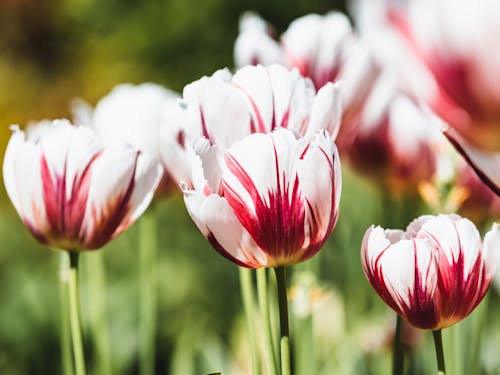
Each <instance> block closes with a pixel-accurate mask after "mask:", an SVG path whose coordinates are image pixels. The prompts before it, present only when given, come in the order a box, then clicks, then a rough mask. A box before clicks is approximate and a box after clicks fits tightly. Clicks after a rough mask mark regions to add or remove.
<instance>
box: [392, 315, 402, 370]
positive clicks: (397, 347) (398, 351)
mask: <svg viewBox="0 0 500 375" xmlns="http://www.w3.org/2000/svg"><path fill="white" fill-rule="evenodd" d="M402 324H403V319H402V318H401V317H400V316H399V315H396V331H395V332H394V344H393V349H392V350H393V352H392V353H393V354H392V355H393V357H392V373H393V375H402V374H403V371H404V351H403V345H402V343H401V325H402Z"/></svg>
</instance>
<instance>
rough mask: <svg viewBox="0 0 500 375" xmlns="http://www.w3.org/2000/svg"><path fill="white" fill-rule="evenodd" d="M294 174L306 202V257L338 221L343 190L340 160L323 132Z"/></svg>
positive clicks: (319, 246)
mask: <svg viewBox="0 0 500 375" xmlns="http://www.w3.org/2000/svg"><path fill="white" fill-rule="evenodd" d="M318 171H323V172H322V173H318ZM297 173H298V177H299V184H300V187H301V190H302V193H303V195H304V199H305V202H306V224H307V225H306V243H308V242H309V243H308V246H309V249H308V250H307V252H306V253H305V254H304V255H305V258H309V257H310V256H312V255H314V254H315V253H316V252H317V251H318V250H319V249H320V248H321V246H322V245H323V244H324V242H325V241H326V239H327V238H328V236H329V234H330V233H331V232H332V230H333V227H334V225H335V223H336V222H337V218H338V212H339V203H340V195H341V190H342V178H341V174H342V172H341V168H340V158H339V155H338V152H337V148H336V147H335V144H334V143H333V141H332V140H331V138H330V136H329V134H328V133H326V131H323V132H321V133H319V134H317V135H316V137H315V139H314V140H313V141H312V142H311V143H310V145H309V147H308V148H307V150H305V152H304V154H303V155H302V156H301V158H300V160H298V161H297Z"/></svg>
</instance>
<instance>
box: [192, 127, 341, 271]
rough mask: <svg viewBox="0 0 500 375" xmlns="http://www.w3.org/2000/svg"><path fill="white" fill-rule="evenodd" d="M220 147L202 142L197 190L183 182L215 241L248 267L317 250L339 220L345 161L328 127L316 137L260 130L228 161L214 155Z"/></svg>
mask: <svg viewBox="0 0 500 375" xmlns="http://www.w3.org/2000/svg"><path fill="white" fill-rule="evenodd" d="M216 147H217V146H210V144H209V143H208V142H207V141H206V140H200V141H199V142H197V144H196V145H195V149H194V153H193V154H192V155H191V160H190V162H191V165H192V168H193V185H194V189H193V190H191V189H188V188H187V187H186V186H184V187H183V192H184V200H185V202H186V206H187V208H188V211H189V213H190V215H191V217H192V219H193V221H194V222H195V223H196V225H197V226H198V228H199V229H200V230H201V232H202V233H203V235H204V236H205V237H206V238H207V239H208V240H209V242H210V243H211V244H212V246H213V247H214V248H215V249H216V250H217V251H218V252H219V253H221V254H222V255H223V256H225V257H226V258H228V259H229V260H231V261H233V262H234V263H236V264H238V265H240V266H243V267H248V268H261V267H277V266H287V265H291V264H295V263H299V262H302V261H304V260H306V259H309V258H310V257H312V256H313V255H314V254H316V253H317V252H318V251H319V250H320V248H321V246H322V245H323V244H324V242H325V241H326V239H327V238H328V236H329V234H330V233H331V231H332V230H333V227H334V225H335V223H336V221H337V217H338V207H339V199H340V189H341V179H340V173H341V172H340V162H339V158H338V154H337V150H336V147H335V145H334V143H333V142H332V141H331V139H329V136H328V134H327V133H326V132H322V133H319V134H318V135H316V136H315V137H314V138H313V139H312V140H311V141H307V140H306V139H303V138H301V139H297V138H296V136H295V135H294V133H293V132H292V131H290V130H284V129H280V130H277V131H275V132H274V133H272V134H267V135H266V134H254V135H250V136H248V137H246V138H244V139H243V140H242V141H241V142H238V143H236V144H235V145H233V147H231V148H229V149H228V150H227V151H226V152H225V154H224V158H223V160H217V158H214V155H215V151H216ZM256 149H259V153H258V154H257V153H255V152H254V151H253V150H256ZM319 171H321V173H320V172H319Z"/></svg>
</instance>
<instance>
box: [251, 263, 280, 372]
mask: <svg viewBox="0 0 500 375" xmlns="http://www.w3.org/2000/svg"><path fill="white" fill-rule="evenodd" d="M256 274H257V293H258V297H259V308H260V315H261V319H262V324H263V325H264V329H263V332H264V341H263V343H264V364H265V367H266V373H267V374H269V375H277V374H278V366H277V361H276V357H275V354H274V353H275V352H274V346H273V329H272V326H271V319H270V314H269V297H268V293H267V290H268V288H267V269H266V268H260V269H258V270H256Z"/></svg>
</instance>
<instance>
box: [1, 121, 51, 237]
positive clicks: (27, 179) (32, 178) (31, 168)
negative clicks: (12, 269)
mask: <svg viewBox="0 0 500 375" xmlns="http://www.w3.org/2000/svg"><path fill="white" fill-rule="evenodd" d="M40 159H41V154H40V150H39V148H37V147H36V145H35V144H34V143H32V142H27V141H26V140H25V134H24V132H22V131H21V130H19V129H18V128H17V127H13V134H12V136H11V138H10V140H9V143H8V145H7V149H6V151H5V156H4V162H3V180H4V185H5V189H6V191H7V195H8V196H9V198H10V200H11V202H12V204H13V205H14V207H15V209H16V211H17V212H18V214H19V216H20V217H21V219H22V220H23V222H24V224H25V225H26V226H27V227H28V229H29V230H30V231H31V232H32V233H33V235H34V236H35V237H36V238H37V239H38V240H39V241H41V242H44V243H46V242H47V239H46V235H47V234H48V232H49V228H50V226H49V223H48V221H47V215H46V212H45V205H44V198H43V186H42V181H41V178H40V167H41V165H40Z"/></svg>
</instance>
